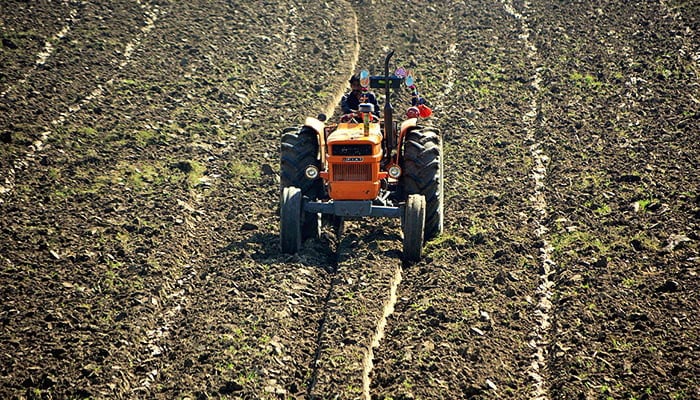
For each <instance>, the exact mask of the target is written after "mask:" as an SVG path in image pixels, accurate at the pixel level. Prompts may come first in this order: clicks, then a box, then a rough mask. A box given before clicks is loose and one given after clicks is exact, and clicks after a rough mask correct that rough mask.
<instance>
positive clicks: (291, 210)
mask: <svg viewBox="0 0 700 400" xmlns="http://www.w3.org/2000/svg"><path fill="white" fill-rule="evenodd" d="M301 206H302V195H301V189H299V188H297V187H294V186H289V187H286V188H284V189H283V191H282V201H281V204H280V248H281V250H282V252H284V253H289V254H294V253H296V252H297V251H299V249H300V248H301Z"/></svg>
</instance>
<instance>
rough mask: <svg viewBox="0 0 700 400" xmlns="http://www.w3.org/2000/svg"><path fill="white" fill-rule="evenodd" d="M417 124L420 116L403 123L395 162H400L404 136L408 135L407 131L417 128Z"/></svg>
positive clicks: (397, 143)
mask: <svg viewBox="0 0 700 400" xmlns="http://www.w3.org/2000/svg"><path fill="white" fill-rule="evenodd" d="M417 126H418V118H409V119H407V120H405V121H403V122H402V123H401V128H400V129H399V138H398V140H397V142H396V149H397V152H396V156H395V158H394V160H393V161H394V163H396V164H398V163H399V154H401V146H403V138H404V137H405V136H406V132H408V131H409V130H410V129H411V128H415V127H417Z"/></svg>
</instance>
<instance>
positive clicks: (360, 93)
mask: <svg viewBox="0 0 700 400" xmlns="http://www.w3.org/2000/svg"><path fill="white" fill-rule="evenodd" d="M349 82H350V89H351V91H350V93H346V94H345V95H344V96H343V99H342V100H341V101H340V106H341V108H342V109H343V113H344V114H350V113H354V112H357V110H358V108H360V107H359V106H360V103H370V104H373V105H374V111H373V112H372V114H374V115H375V116H376V117H379V105H378V104H377V98H376V97H375V96H374V93H372V92H370V91H367V90H366V89H364V88H362V86H361V85H360V77H359V76H357V75H353V76H352V77H351V78H350V81H349Z"/></svg>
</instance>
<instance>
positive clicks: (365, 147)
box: [331, 144, 372, 156]
mask: <svg viewBox="0 0 700 400" xmlns="http://www.w3.org/2000/svg"><path fill="white" fill-rule="evenodd" d="M331 151H332V152H333V155H334V156H368V155H371V154H372V145H371V144H335V145H333V147H332V148H331Z"/></svg>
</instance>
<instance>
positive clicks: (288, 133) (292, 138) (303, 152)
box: [280, 126, 323, 239]
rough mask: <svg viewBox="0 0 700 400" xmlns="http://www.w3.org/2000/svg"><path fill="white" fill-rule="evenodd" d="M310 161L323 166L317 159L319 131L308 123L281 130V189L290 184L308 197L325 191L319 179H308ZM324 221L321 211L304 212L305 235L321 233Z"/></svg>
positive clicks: (304, 237)
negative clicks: (318, 212)
mask: <svg viewBox="0 0 700 400" xmlns="http://www.w3.org/2000/svg"><path fill="white" fill-rule="evenodd" d="M309 165H314V166H316V167H317V168H318V169H319V170H320V169H321V161H320V160H319V159H318V134H317V133H316V131H315V130H313V129H312V128H310V127H308V126H302V127H297V128H288V129H285V131H284V132H283V133H282V143H281V147H280V183H281V187H282V189H284V188H286V187H290V186H294V187H297V188H299V189H300V190H301V195H302V196H303V197H305V198H307V199H309V200H317V199H318V198H319V197H320V196H321V195H322V192H323V183H322V181H321V180H320V179H314V180H311V179H308V178H306V175H305V173H304V171H305V170H306V167H308V166H309ZM320 229H321V224H320V223H319V215H318V214H310V213H305V214H304V215H303V220H302V229H301V232H302V239H307V238H311V237H318V236H319V235H320Z"/></svg>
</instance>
